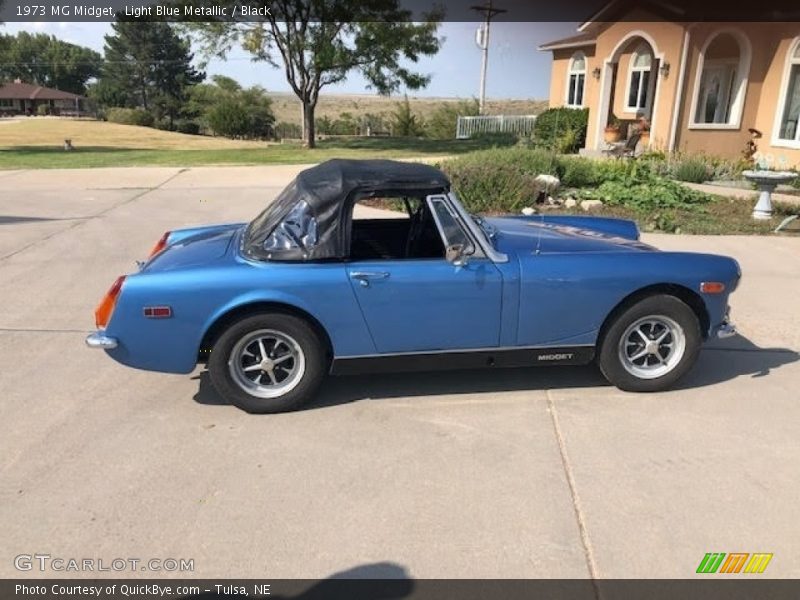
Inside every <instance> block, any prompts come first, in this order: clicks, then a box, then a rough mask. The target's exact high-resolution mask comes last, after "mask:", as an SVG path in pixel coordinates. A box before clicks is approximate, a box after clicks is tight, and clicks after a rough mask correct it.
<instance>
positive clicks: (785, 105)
mask: <svg viewBox="0 0 800 600" xmlns="http://www.w3.org/2000/svg"><path fill="white" fill-rule="evenodd" d="M783 81H784V82H783V86H782V89H785V90H786V91H785V92H784V93H783V94H781V98H780V99H779V100H778V101H779V102H780V104H779V105H778V114H779V115H780V119H781V120H780V123H779V124H778V139H779V140H782V141H786V142H790V145H792V146H796V147H800V126H798V121H800V38H797V39H796V40H795V41H794V44H792V47H791V48H790V50H789V56H788V63H787V65H786V71H785V74H784V80H783Z"/></svg>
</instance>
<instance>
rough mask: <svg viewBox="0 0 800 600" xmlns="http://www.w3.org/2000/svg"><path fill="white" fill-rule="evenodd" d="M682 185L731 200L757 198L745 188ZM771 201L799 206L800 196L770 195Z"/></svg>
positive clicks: (756, 193)
mask: <svg viewBox="0 0 800 600" xmlns="http://www.w3.org/2000/svg"><path fill="white" fill-rule="evenodd" d="M683 185H685V186H686V187H690V188H692V189H693V190H697V191H698V192H705V193H706V194H714V195H716V196H728V197H731V198H744V199H747V200H753V201H754V202H755V200H756V198H757V197H758V192H757V191H756V190H748V189H745V188H738V187H728V186H723V185H715V184H713V183H686V182H684V183H683ZM772 200H773V201H774V202H786V203H788V204H797V205H800V196H793V195H791V194H781V193H774V194H772Z"/></svg>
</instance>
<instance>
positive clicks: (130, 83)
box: [95, 18, 205, 127]
mask: <svg viewBox="0 0 800 600" xmlns="http://www.w3.org/2000/svg"><path fill="white" fill-rule="evenodd" d="M112 28H113V29H114V33H113V34H112V35H107V36H106V38H105V39H106V43H105V58H106V64H105V66H104V67H103V73H102V77H101V79H100V81H99V82H98V86H97V90H96V94H95V98H96V99H97V101H98V102H100V103H101V104H106V105H108V106H119V105H120V101H121V99H124V106H127V107H130V108H143V109H145V110H147V111H149V112H151V113H152V114H153V116H154V117H155V119H156V120H157V121H164V120H167V121H168V123H169V126H170V127H172V125H173V123H174V121H175V119H176V118H178V117H179V116H180V115H181V114H182V111H183V107H184V105H185V104H186V101H187V99H188V92H189V89H190V88H191V87H192V86H193V85H195V84H197V83H200V82H201V81H202V80H203V79H204V78H205V74H204V73H201V72H199V71H197V70H195V68H194V67H193V66H192V58H193V55H192V53H191V51H190V45H189V41H188V40H185V39H183V38H181V37H180V36H179V35H178V34H177V33H175V31H174V30H173V29H172V27H171V26H170V25H169V24H167V23H163V22H159V21H153V22H145V21H134V20H125V19H119V18H118V20H117V21H116V22H115V23H114V24H113V25H112Z"/></svg>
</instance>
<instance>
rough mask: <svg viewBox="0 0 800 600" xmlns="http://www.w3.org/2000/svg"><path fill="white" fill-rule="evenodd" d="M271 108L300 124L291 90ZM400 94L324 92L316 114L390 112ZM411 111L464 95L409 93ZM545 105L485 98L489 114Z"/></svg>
mask: <svg viewBox="0 0 800 600" xmlns="http://www.w3.org/2000/svg"><path fill="white" fill-rule="evenodd" d="M270 97H271V98H272V110H273V112H274V113H275V118H276V120H277V121H279V122H280V121H286V122H288V123H297V124H299V123H300V114H301V113H300V101H299V100H298V99H297V97H296V96H295V95H294V94H291V93H277V92H276V93H271V94H270ZM401 100H403V96H392V97H384V96H378V95H375V94H326V95H323V96H320V99H319V104H317V111H316V116H317V118H319V117H330V118H331V119H336V118H337V117H338V116H339V115H341V114H342V113H343V112H349V113H350V114H352V115H353V116H354V117H358V116H360V115H365V114H367V113H372V114H384V115H389V114H391V113H392V112H393V111H394V109H395V106H396V104H397V103H398V102H400V101H401ZM408 100H409V102H410V103H411V110H413V111H414V112H415V113H417V114H419V115H420V116H422V117H423V118H426V117H427V116H428V115H429V114H430V113H431V112H433V111H434V110H435V109H436V108H437V107H439V106H441V105H442V104H446V103H452V102H459V101H461V100H463V98H423V97H418V96H409V97H408ZM546 108H547V101H546V100H487V101H486V112H487V114H490V115H538V114H539V113H540V112H542V111H543V110H545V109H546Z"/></svg>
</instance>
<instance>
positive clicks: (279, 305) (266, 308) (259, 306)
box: [197, 301, 333, 363]
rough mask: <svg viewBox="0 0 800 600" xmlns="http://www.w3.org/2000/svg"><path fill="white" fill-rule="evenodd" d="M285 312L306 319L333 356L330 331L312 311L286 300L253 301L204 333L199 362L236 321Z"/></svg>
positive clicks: (206, 358) (217, 319)
mask: <svg viewBox="0 0 800 600" xmlns="http://www.w3.org/2000/svg"><path fill="white" fill-rule="evenodd" d="M276 312H277V313H284V314H289V315H292V316H295V317H298V318H300V319H303V320H304V321H306V322H307V323H308V324H309V325H311V327H312V328H313V329H314V330H315V331H316V332H317V335H318V336H319V338H320V340H322V342H323V343H324V344H325V352H326V354H327V356H328V359H329V360H330V359H332V357H333V343H332V342H331V338H330V336H329V335H328V332H327V331H326V330H325V327H323V325H322V323H320V322H319V320H318V319H317V318H316V317H314V316H313V315H312V314H311V313H309V312H308V311H306V310H303V309H302V308H299V307H297V306H294V305H292V304H288V303H285V302H276V301H253V302H247V303H245V304H240V305H238V306H235V307H233V308H231V309H230V310H228V311H226V312H224V313H222V314H221V315H219V316H218V317H217V318H216V319H215V320H214V321H213V322H212V323H211V325H209V327H208V328H207V329H206V331H205V333H204V334H203V338H202V340H201V341H200V347H199V348H198V351H197V362H199V363H204V362H206V361H208V357H209V356H210V355H211V349H212V348H213V346H214V343H215V342H216V341H217V339H219V336H220V335H221V334H222V332H223V331H225V330H226V329H227V328H228V327H230V326H231V325H232V324H233V323H235V322H236V321H239V320H241V319H244V318H246V317H249V316H251V315H256V314H260V313H276Z"/></svg>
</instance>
